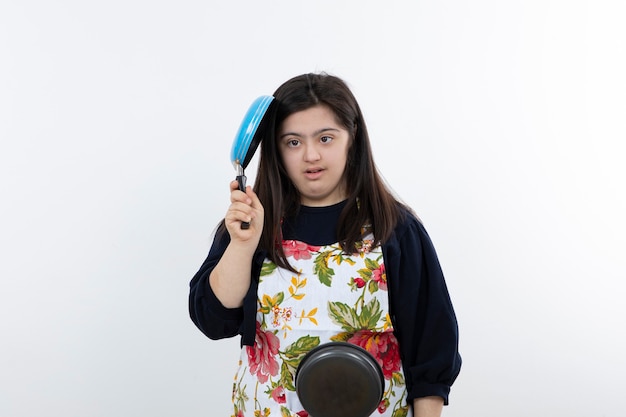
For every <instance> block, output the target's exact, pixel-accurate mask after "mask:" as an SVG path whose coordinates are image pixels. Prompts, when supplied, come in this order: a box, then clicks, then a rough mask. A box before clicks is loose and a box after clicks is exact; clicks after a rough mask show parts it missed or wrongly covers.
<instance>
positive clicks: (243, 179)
mask: <svg viewBox="0 0 626 417" xmlns="http://www.w3.org/2000/svg"><path fill="white" fill-rule="evenodd" d="M237 184H239V189H240V190H241V191H243V192H244V193H245V192H246V176H245V175H244V174H243V170H242V173H241V174H239V175H237ZM241 228H242V229H249V228H250V223H248V222H241Z"/></svg>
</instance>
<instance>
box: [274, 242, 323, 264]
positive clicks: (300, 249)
mask: <svg viewBox="0 0 626 417" xmlns="http://www.w3.org/2000/svg"><path fill="white" fill-rule="evenodd" d="M320 248H321V246H311V245H307V244H306V243H304V242H300V241H298V240H283V251H285V256H286V257H288V258H289V257H290V256H291V257H293V259H295V260H300V259H311V252H317V251H319V250H320Z"/></svg>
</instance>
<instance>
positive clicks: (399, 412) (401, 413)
mask: <svg viewBox="0 0 626 417" xmlns="http://www.w3.org/2000/svg"><path fill="white" fill-rule="evenodd" d="M407 414H409V407H408V406H406V407H401V408H397V409H395V410H394V411H393V414H392V417H406V416H407Z"/></svg>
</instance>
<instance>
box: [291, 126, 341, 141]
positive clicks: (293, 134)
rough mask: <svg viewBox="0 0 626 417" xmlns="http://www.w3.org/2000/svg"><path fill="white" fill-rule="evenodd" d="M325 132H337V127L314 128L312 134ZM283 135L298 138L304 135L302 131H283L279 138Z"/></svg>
mask: <svg viewBox="0 0 626 417" xmlns="http://www.w3.org/2000/svg"><path fill="white" fill-rule="evenodd" d="M326 132H339V129H337V128H334V127H323V128H321V129H319V130H316V131H315V132H313V136H317V135H320V134H322V133H326ZM285 136H296V137H298V138H301V137H304V136H305V135H303V134H302V133H296V132H286V133H283V134H282V135H280V137H279V139H282V138H284V137H285Z"/></svg>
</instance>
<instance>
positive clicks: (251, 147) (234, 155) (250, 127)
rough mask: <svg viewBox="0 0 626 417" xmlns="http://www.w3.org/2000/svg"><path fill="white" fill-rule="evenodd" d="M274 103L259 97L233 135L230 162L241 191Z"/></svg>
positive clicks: (269, 97) (248, 225) (270, 97)
mask: <svg viewBox="0 0 626 417" xmlns="http://www.w3.org/2000/svg"><path fill="white" fill-rule="evenodd" d="M274 103H275V101H274V97H272V96H260V97H258V98H257V99H256V100H254V101H253V102H252V104H251V105H250V108H249V109H248V111H247V112H246V114H245V116H244V118H243V120H242V121H241V126H239V130H238V131H237V135H235V140H234V141H233V147H232V148H231V150H230V161H231V162H232V164H233V165H234V166H235V170H236V171H237V182H238V183H239V189H240V190H241V191H244V192H245V191H246V175H245V173H244V170H245V169H246V167H247V166H248V164H249V163H250V160H251V159H252V157H253V156H254V152H255V151H256V149H257V148H258V146H259V144H260V143H261V139H262V137H263V132H264V130H265V126H266V125H267V123H268V119H269V116H268V114H269V112H270V109H271V107H272V105H273V104H274ZM249 227H250V223H247V222H242V223H241V228H242V229H247V228H249Z"/></svg>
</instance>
